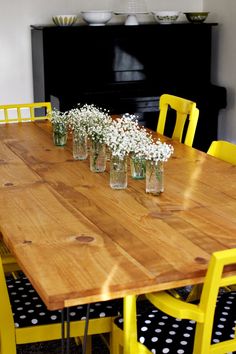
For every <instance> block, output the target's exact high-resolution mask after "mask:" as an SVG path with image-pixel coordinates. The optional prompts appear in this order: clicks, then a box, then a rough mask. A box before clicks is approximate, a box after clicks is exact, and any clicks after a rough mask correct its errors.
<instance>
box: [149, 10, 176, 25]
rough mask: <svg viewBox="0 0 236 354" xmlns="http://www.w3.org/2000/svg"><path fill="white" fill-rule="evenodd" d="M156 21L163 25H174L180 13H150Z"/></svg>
mask: <svg viewBox="0 0 236 354" xmlns="http://www.w3.org/2000/svg"><path fill="white" fill-rule="evenodd" d="M152 13H153V15H154V16H155V18H156V20H157V21H158V22H159V23H160V24H163V25H169V24H172V23H175V22H176V21H177V20H178V18H179V15H180V11H152Z"/></svg>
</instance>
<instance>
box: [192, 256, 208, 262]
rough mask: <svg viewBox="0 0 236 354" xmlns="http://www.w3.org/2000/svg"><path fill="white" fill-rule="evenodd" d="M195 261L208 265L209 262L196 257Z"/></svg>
mask: <svg viewBox="0 0 236 354" xmlns="http://www.w3.org/2000/svg"><path fill="white" fill-rule="evenodd" d="M195 261H196V262H197V263H199V264H207V263H208V261H207V260H206V259H205V258H202V257H196V258H195Z"/></svg>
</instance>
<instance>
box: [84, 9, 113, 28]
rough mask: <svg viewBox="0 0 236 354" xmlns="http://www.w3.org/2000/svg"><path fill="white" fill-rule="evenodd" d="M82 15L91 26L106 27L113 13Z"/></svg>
mask: <svg viewBox="0 0 236 354" xmlns="http://www.w3.org/2000/svg"><path fill="white" fill-rule="evenodd" d="M81 15H82V17H83V19H84V21H85V22H87V23H88V25H90V26H105V24H106V23H107V22H108V21H110V19H111V18H112V15H113V12H112V11H106V10H105V11H103V10H97V11H96V10H94V11H81Z"/></svg>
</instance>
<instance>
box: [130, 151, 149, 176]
mask: <svg viewBox="0 0 236 354" xmlns="http://www.w3.org/2000/svg"><path fill="white" fill-rule="evenodd" d="M130 171H131V177H132V178H134V179H144V178H145V175H146V160H145V159H144V158H141V157H136V156H131V157H130Z"/></svg>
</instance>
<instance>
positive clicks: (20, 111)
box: [0, 102, 52, 123]
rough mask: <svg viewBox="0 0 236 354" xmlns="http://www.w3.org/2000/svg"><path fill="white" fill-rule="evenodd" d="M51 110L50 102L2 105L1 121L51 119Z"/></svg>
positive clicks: (0, 108) (0, 111) (0, 109)
mask: <svg viewBox="0 0 236 354" xmlns="http://www.w3.org/2000/svg"><path fill="white" fill-rule="evenodd" d="M51 111H52V107H51V103H50V102H37V103H19V104H8V105H0V123H14V122H15V123H17V122H18V123H20V122H26V121H27V122H28V121H35V120H42V119H49V118H48V114H50V113H51Z"/></svg>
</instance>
